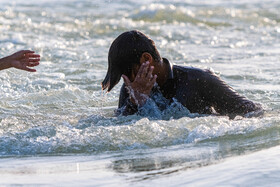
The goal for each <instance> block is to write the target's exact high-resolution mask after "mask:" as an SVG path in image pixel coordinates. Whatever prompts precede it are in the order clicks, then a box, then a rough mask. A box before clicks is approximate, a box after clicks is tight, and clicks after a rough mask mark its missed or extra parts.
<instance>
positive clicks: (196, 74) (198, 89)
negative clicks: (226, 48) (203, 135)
mask: <svg viewBox="0 0 280 187" xmlns="http://www.w3.org/2000/svg"><path fill="white" fill-rule="evenodd" d="M163 61H164V63H167V64H168V65H169V67H170V68H169V78H168V80H167V81H166V82H165V84H164V85H163V86H162V87H161V88H159V87H157V88H155V87H154V88H153V89H152V93H151V95H153V94H154V93H156V92H161V93H162V95H163V96H164V97H165V98H166V99H168V100H170V102H171V101H172V98H175V99H176V100H177V101H178V102H180V103H181V104H182V105H183V106H185V107H186V108H187V109H188V110H189V111H190V112H191V113H199V114H220V115H228V116H230V117H231V118H234V117H235V116H236V115H241V116H244V115H245V114H247V113H249V112H253V111H259V110H262V107H261V106H260V105H259V104H255V103H253V102H252V101H250V100H248V99H247V98H245V97H243V96H241V95H239V94H238V93H237V92H236V91H234V90H233V89H232V88H231V87H230V86H228V85H227V84H226V83H225V82H224V81H222V80H221V79H220V78H219V77H217V76H216V75H215V74H214V73H212V72H211V71H209V70H202V69H198V68H192V67H182V66H176V65H174V66H173V67H172V66H170V63H169V62H168V60H167V59H163ZM138 109H139V108H138V106H137V105H135V104H133V103H131V102H130V99H129V94H128V91H127V89H126V88H125V85H124V84H123V86H122V88H121V92H120V98H119V107H118V113H120V114H122V115H131V114H134V113H137V112H138Z"/></svg>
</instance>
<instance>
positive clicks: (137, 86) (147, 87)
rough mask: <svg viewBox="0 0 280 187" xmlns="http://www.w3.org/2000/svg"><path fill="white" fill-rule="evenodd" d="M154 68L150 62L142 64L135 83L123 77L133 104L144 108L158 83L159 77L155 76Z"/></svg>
mask: <svg viewBox="0 0 280 187" xmlns="http://www.w3.org/2000/svg"><path fill="white" fill-rule="evenodd" d="M153 70H154V66H149V61H147V62H145V63H142V65H141V67H140V69H139V71H138V73H137V75H136V77H135V79H134V81H133V82H131V81H130V80H129V78H128V77H127V76H125V75H122V78H123V80H124V83H125V85H126V87H127V89H128V91H129V96H130V99H131V102H132V103H134V104H137V105H138V106H143V105H144V104H145V103H146V101H147V99H148V98H149V95H150V93H151V90H152V88H153V86H154V84H155V82H156V79H157V75H153V74H152V73H153Z"/></svg>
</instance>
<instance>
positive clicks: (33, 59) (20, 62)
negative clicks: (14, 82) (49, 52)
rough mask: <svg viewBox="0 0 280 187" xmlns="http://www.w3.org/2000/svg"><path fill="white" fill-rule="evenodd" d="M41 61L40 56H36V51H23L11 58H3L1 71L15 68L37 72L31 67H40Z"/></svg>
mask: <svg viewBox="0 0 280 187" xmlns="http://www.w3.org/2000/svg"><path fill="white" fill-rule="evenodd" d="M39 61H40V55H38V54H35V52H34V51H30V50H21V51H18V52H16V53H14V54H12V55H10V56H7V57H4V58H1V59H0V70H3V69H8V68H11V67H14V68H17V69H20V70H25V71H29V72H35V71H36V69H33V68H30V67H34V66H38V65H39Z"/></svg>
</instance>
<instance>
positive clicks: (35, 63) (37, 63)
mask: <svg viewBox="0 0 280 187" xmlns="http://www.w3.org/2000/svg"><path fill="white" fill-rule="evenodd" d="M39 64H40V63H39V62H32V63H29V64H28V65H27V66H29V67H34V66H38V65H39Z"/></svg>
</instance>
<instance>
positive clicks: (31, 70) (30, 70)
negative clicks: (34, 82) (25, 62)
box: [21, 67, 36, 72]
mask: <svg viewBox="0 0 280 187" xmlns="http://www.w3.org/2000/svg"><path fill="white" fill-rule="evenodd" d="M21 69H22V70H25V71H29V72H36V69H31V68H28V67H24V68H21Z"/></svg>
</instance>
